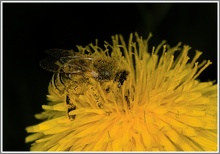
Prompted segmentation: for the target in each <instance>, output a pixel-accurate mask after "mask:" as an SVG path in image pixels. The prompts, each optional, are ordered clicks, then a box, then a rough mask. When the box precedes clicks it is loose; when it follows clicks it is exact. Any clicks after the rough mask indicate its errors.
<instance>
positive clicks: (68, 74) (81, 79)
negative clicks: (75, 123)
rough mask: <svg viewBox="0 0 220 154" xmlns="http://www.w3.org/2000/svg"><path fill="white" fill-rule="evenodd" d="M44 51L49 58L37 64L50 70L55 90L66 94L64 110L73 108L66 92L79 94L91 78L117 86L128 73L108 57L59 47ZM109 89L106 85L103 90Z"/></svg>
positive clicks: (81, 93) (119, 85)
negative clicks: (113, 83) (110, 82)
mask: <svg viewBox="0 0 220 154" xmlns="http://www.w3.org/2000/svg"><path fill="white" fill-rule="evenodd" d="M46 53H47V54H49V55H50V57H47V58H45V59H43V60H42V61H41V62H40V66H41V67H42V68H44V69H45V70H47V71H50V72H53V73H54V75H53V78H52V81H51V82H52V85H53V86H54V87H55V88H56V89H57V90H58V91H59V93H61V94H66V105H67V106H68V111H67V112H68V113H69V112H70V111H72V110H74V109H76V107H75V106H74V105H72V104H73V103H72V102H71V100H70V98H69V96H68V94H69V93H71V94H75V95H83V93H84V92H85V90H86V89H87V87H88V85H89V84H90V79H91V78H93V79H95V80H96V81H97V82H99V83H100V84H103V83H105V82H108V81H113V82H116V83H117V85H118V88H120V87H121V86H122V85H123V83H124V81H125V80H126V79H127V76H128V74H129V72H128V71H127V70H125V69H119V68H120V67H119V65H120V64H118V62H117V61H116V60H115V59H114V58H112V57H109V56H103V57H100V56H99V57H94V56H93V55H87V54H80V53H77V52H74V51H73V50H63V49H49V50H46ZM109 91H110V87H107V88H106V92H109Z"/></svg>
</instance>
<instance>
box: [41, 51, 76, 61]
mask: <svg viewBox="0 0 220 154" xmlns="http://www.w3.org/2000/svg"><path fill="white" fill-rule="evenodd" d="M45 52H46V53H47V54H49V55H51V56H53V57H55V58H58V59H59V58H60V57H69V56H74V55H75V52H74V51H73V50H63V49H49V50H46V51H45Z"/></svg>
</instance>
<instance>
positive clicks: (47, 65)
mask: <svg viewBox="0 0 220 154" xmlns="http://www.w3.org/2000/svg"><path fill="white" fill-rule="evenodd" d="M58 62H59V61H58V60H57V59H56V58H53V57H47V58H45V59H43V60H41V61H40V66H41V67H42V68H43V69H45V70H47V71H50V72H59V70H60V66H59V65H58V64H57V63H58Z"/></svg>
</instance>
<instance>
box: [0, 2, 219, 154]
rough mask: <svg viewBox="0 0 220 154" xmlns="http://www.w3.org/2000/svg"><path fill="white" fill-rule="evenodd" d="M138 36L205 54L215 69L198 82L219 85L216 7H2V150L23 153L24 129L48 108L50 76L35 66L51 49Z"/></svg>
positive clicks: (6, 5) (89, 5) (69, 47)
mask: <svg viewBox="0 0 220 154" xmlns="http://www.w3.org/2000/svg"><path fill="white" fill-rule="evenodd" d="M131 32H138V33H139V34H140V35H142V36H144V38H146V37H147V36H148V34H149V32H152V33H153V38H152V39H151V41H150V43H151V44H152V45H158V43H160V42H161V41H162V40H163V39H165V40H167V41H168V43H169V44H171V45H173V46H174V45H176V44H177V43H178V42H179V41H181V42H183V44H188V45H190V46H191V47H192V50H191V52H190V56H191V57H192V56H193V55H194V50H195V49H198V50H201V51H203V55H202V56H201V58H200V60H201V61H202V60H203V59H210V60H211V61H212V62H213V64H212V65H211V66H209V67H208V68H207V69H206V70H205V71H204V72H203V73H202V74H201V76H200V79H201V80H202V81H207V80H216V79H217V4H216V3H204V4H199V3H196V4H193V3H188V4H187V3H184V4H180V3H176V4H175V3H164V4H162V3H161V4H160V3H158V4H152V3H143V4H136V3H130V4H126V3H123V4H120V3H117V4H113V3H108V4H107V3H104V4H95V3H91V4H88V3H84V4H79V3H71V4H67V3H66V4H62V3H57V4H52V3H50V4H46V3H43V4H42V3H29V4H24V3H3V102H2V103H3V150H4V151H27V150H29V145H28V144H25V143H24V140H25V137H26V136H27V134H26V132H25V127H26V126H29V125H33V124H37V123H38V121H37V120H36V119H35V118H34V114H36V113H39V112H41V111H42V109H41V105H42V104H44V103H46V94H47V87H48V83H49V81H50V79H51V76H52V74H51V73H49V72H47V71H45V70H43V69H42V68H40V66H39V61H40V60H41V59H43V58H44V57H46V56H47V55H46V54H45V52H44V50H46V49H50V48H61V49H74V48H75V46H76V45H87V44H88V43H90V42H94V41H95V39H96V38H98V39H99V43H100V44H102V43H103V41H104V40H107V41H110V37H111V35H114V34H116V33H117V34H118V33H120V34H123V35H124V36H125V37H128V36H129V34H130V33H131Z"/></svg>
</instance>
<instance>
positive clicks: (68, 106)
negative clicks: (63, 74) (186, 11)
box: [66, 95, 76, 120]
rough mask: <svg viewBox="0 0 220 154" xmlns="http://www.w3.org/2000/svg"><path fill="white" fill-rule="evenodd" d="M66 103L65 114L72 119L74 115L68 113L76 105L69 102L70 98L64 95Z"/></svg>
mask: <svg viewBox="0 0 220 154" xmlns="http://www.w3.org/2000/svg"><path fill="white" fill-rule="evenodd" d="M66 105H67V115H68V117H69V119H70V120H74V119H75V115H69V113H70V112H71V111H73V110H75V109H76V106H75V105H73V104H72V103H71V102H70V98H69V96H68V95H66Z"/></svg>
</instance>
